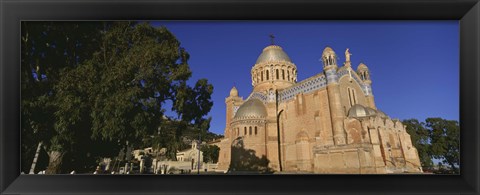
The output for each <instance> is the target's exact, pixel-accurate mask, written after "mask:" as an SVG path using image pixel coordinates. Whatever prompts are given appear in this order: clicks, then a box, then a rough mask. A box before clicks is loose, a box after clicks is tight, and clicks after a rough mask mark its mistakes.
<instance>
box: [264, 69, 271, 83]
mask: <svg viewBox="0 0 480 195" xmlns="http://www.w3.org/2000/svg"><path fill="white" fill-rule="evenodd" d="M265 74H267V81H268V79H270V78H269V76H268V70H267V72H266V73H265Z"/></svg>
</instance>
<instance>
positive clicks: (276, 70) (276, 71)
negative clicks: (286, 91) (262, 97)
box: [275, 69, 280, 80]
mask: <svg viewBox="0 0 480 195" xmlns="http://www.w3.org/2000/svg"><path fill="white" fill-rule="evenodd" d="M275 73H276V75H277V80H278V79H280V78H279V76H278V75H279V74H278V69H275Z"/></svg>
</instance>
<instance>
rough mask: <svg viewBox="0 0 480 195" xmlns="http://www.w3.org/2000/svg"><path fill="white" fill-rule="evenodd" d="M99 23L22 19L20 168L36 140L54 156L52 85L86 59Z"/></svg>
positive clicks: (94, 46) (26, 164)
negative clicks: (67, 69)
mask: <svg viewBox="0 0 480 195" xmlns="http://www.w3.org/2000/svg"><path fill="white" fill-rule="evenodd" d="M99 24H100V23H92V22H75V23H73V22H36V21H28V22H22V23H21V25H22V32H21V33H22V35H21V43H22V44H21V48H22V49H21V93H22V100H21V114H22V117H21V118H22V120H21V126H22V142H21V145H22V170H23V171H24V172H28V169H29V168H30V165H31V163H32V159H33V156H34V150H35V148H36V147H37V144H38V143H42V145H43V148H45V149H46V151H47V152H48V154H49V157H50V158H51V159H50V161H53V159H52V157H55V155H54V154H53V153H54V150H55V148H56V146H54V145H55V142H56V141H55V140H58V139H57V135H56V133H55V131H54V128H53V126H54V112H55V105H54V96H55V93H56V92H55V91H54V90H53V86H54V85H55V84H56V83H58V82H59V80H60V77H61V76H62V74H61V72H62V70H64V69H66V68H69V67H74V66H77V65H78V64H80V63H82V62H83V60H85V59H89V58H90V57H91V55H92V54H93V51H95V50H96V49H97V48H98V47H97V44H96V43H97V41H98V40H99V37H100V31H99V29H100V25H99Z"/></svg>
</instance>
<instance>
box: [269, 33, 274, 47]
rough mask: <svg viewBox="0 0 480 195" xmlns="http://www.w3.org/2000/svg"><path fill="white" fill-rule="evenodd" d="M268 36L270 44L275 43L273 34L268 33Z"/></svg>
mask: <svg viewBox="0 0 480 195" xmlns="http://www.w3.org/2000/svg"><path fill="white" fill-rule="evenodd" d="M269 37H270V41H271V42H272V43H271V44H272V45H275V42H274V39H275V36H273V34H270V35H269Z"/></svg>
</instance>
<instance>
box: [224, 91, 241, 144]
mask: <svg viewBox="0 0 480 195" xmlns="http://www.w3.org/2000/svg"><path fill="white" fill-rule="evenodd" d="M242 104H243V98H242V97H239V96H238V90H237V88H236V87H232V89H231V90H230V95H229V96H228V97H227V98H225V107H226V117H225V119H226V120H225V132H224V135H225V137H229V136H230V131H231V130H230V123H231V122H232V119H233V117H234V116H235V112H236V111H237V109H238V108H239V107H240V105H242Z"/></svg>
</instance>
